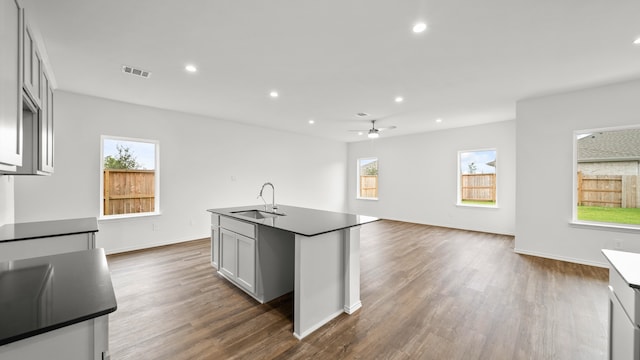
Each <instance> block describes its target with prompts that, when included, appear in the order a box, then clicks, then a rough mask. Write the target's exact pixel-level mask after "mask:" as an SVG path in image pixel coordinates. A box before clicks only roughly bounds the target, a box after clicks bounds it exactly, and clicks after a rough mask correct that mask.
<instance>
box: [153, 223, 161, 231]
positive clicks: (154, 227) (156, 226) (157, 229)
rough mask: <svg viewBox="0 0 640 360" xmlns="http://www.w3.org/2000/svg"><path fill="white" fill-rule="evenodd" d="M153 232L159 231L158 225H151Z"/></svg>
mask: <svg viewBox="0 0 640 360" xmlns="http://www.w3.org/2000/svg"><path fill="white" fill-rule="evenodd" d="M153 231H160V224H158V223H153Z"/></svg>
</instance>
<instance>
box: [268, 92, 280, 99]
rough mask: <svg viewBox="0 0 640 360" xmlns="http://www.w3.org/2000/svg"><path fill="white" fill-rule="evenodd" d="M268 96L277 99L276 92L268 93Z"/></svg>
mask: <svg viewBox="0 0 640 360" xmlns="http://www.w3.org/2000/svg"><path fill="white" fill-rule="evenodd" d="M269 96H271V97H272V98H277V97H278V96H279V95H278V92H277V91H275V90H274V91H271V92H270V93H269Z"/></svg>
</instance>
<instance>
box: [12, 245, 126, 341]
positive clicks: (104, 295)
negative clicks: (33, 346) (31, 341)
mask: <svg viewBox="0 0 640 360" xmlns="http://www.w3.org/2000/svg"><path fill="white" fill-rule="evenodd" d="M116 308H117V304H116V297H115V294H114V292H113V286H112V284H111V274H110V273H109V267H108V265H107V258H106V257H105V253H104V249H92V250H83V251H77V252H72V253H66V254H60V255H51V256H43V257H37V258H31V259H24V260H14V261H5V262H0V345H5V344H8V343H11V342H14V341H18V340H22V339H25V338H28V337H31V336H35V335H39V334H43V333H46V332H49V331H52V330H56V329H59V328H62V327H65V326H69V325H73V324H76V323H79V322H82V321H86V320H89V319H93V318H96V317H99V316H102V315H106V314H109V313H112V312H114V311H116Z"/></svg>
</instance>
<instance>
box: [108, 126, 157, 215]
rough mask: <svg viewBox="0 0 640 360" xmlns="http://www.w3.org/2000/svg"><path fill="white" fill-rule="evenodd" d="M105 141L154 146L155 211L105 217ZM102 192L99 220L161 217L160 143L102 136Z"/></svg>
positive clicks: (150, 140)
mask: <svg viewBox="0 0 640 360" xmlns="http://www.w3.org/2000/svg"><path fill="white" fill-rule="evenodd" d="M105 140H116V141H129V142H141V143H149V144H153V145H154V147H155V149H154V157H155V159H154V162H155V164H154V206H153V208H154V211H151V212H144V213H128V214H117V215H104V170H105V169H104V143H105ZM99 175H100V190H99V194H98V195H99V199H100V201H99V203H100V210H99V211H100V213H99V216H98V220H116V219H129V218H139V217H148V216H158V215H161V214H162V213H161V211H160V141H158V140H152V139H141V138H133V137H125V136H111V135H100V172H99Z"/></svg>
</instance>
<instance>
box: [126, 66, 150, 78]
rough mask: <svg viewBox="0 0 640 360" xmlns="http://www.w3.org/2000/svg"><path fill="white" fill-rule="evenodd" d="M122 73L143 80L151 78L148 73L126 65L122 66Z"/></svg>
mask: <svg viewBox="0 0 640 360" xmlns="http://www.w3.org/2000/svg"><path fill="white" fill-rule="evenodd" d="M122 72H123V73H126V74H131V75H135V76H140V77H143V78H145V79H146V78H148V77H149V76H151V72H150V71H147V70H142V69H138V68H134V67H133V66H127V65H123V66H122Z"/></svg>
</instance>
